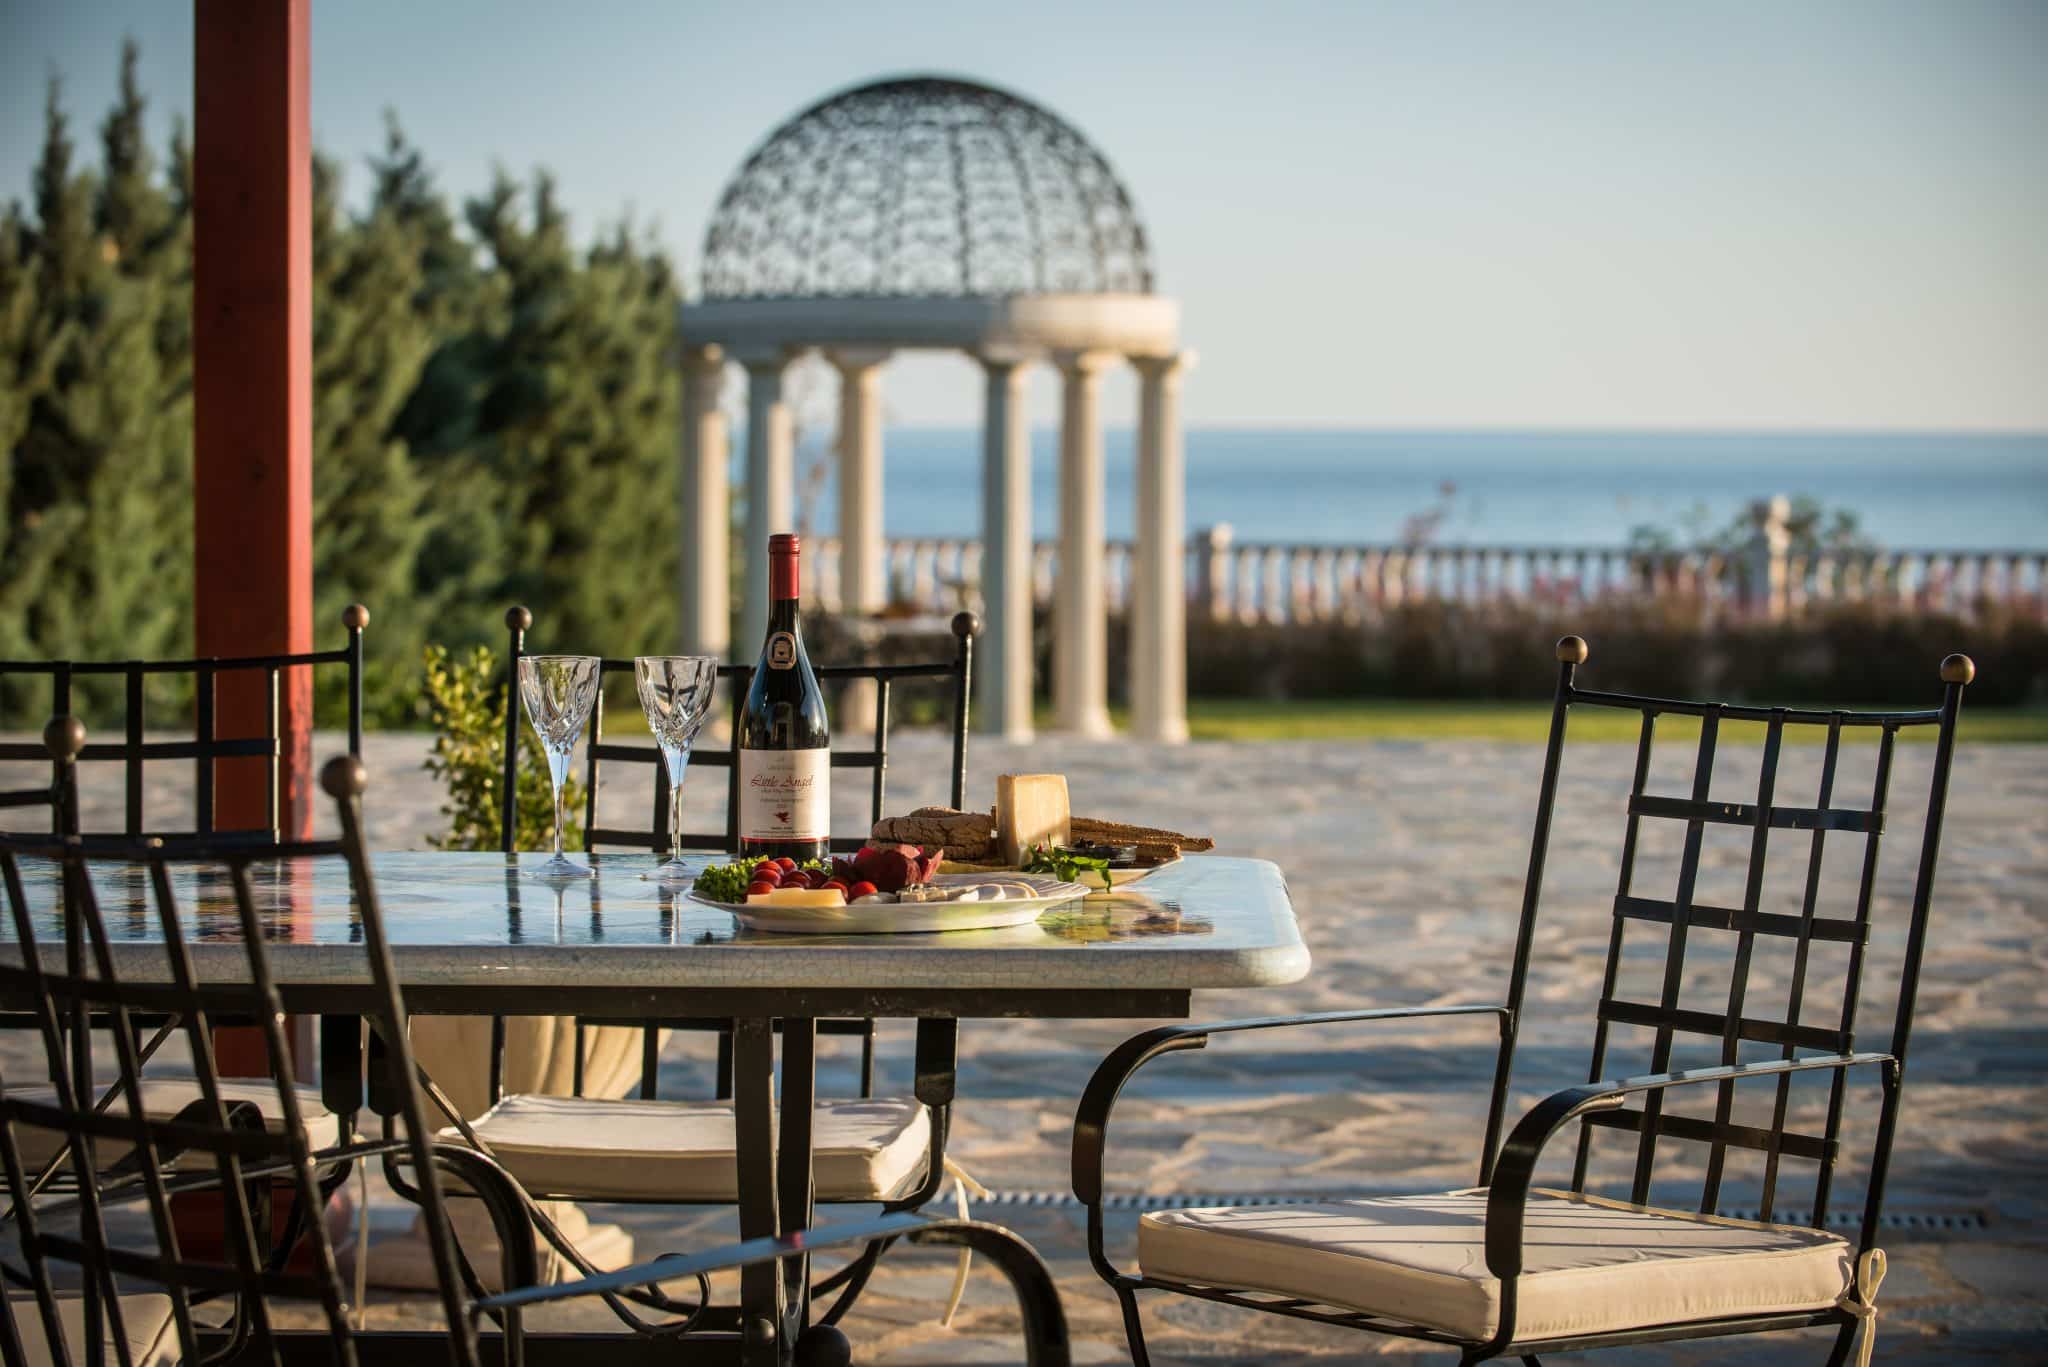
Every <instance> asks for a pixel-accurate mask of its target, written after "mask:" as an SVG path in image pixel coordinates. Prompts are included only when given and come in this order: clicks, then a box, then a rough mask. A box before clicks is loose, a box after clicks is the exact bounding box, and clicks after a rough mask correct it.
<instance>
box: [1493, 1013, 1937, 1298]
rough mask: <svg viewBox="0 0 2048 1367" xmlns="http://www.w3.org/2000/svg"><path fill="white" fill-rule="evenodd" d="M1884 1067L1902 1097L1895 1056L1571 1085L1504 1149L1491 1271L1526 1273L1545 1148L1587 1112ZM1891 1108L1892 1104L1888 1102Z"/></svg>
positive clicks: (1830, 1058)
mask: <svg viewBox="0 0 2048 1367" xmlns="http://www.w3.org/2000/svg"><path fill="white" fill-rule="evenodd" d="M1874 1065H1875V1066H1882V1067H1883V1069H1884V1086H1885V1091H1886V1093H1887V1097H1888V1098H1891V1097H1896V1096H1897V1094H1898V1077H1899V1064H1898V1060H1897V1059H1895V1058H1893V1057H1892V1056H1891V1055H1890V1054H1816V1055H1813V1056H1811V1057H1809V1058H1796V1059H1771V1060H1767V1061H1765V1062H1761V1063H1738V1064H1732V1065H1729V1066H1725V1067H1718V1068H1687V1069H1682V1070H1680V1071H1678V1072H1671V1073H1645V1074H1643V1075H1642V1076H1640V1077H1627V1078H1620V1079H1617V1080H1614V1081H1610V1082H1591V1083H1587V1084H1586V1085H1585V1086H1583V1087H1567V1088H1566V1089H1565V1090H1563V1091H1561V1092H1554V1093H1552V1094H1551V1095H1550V1096H1547V1097H1545V1098H1544V1099H1543V1100H1541V1101H1539V1102H1537V1103H1536V1104H1535V1105H1534V1106H1532V1107H1530V1108H1529V1110H1528V1112H1527V1113H1525V1114H1524V1115H1523V1116H1522V1119H1521V1120H1520V1122H1519V1123H1517V1124H1516V1126H1515V1128H1514V1131H1513V1132H1512V1133H1511V1134H1509V1135H1508V1138H1507V1142H1506V1143H1505V1144H1503V1145H1502V1146H1501V1151H1500V1161H1499V1162H1498V1164H1496V1165H1495V1167H1494V1171H1493V1183H1492V1185H1491V1186H1490V1187H1489V1188H1488V1189H1487V1194H1486V1269H1487V1271H1489V1272H1491V1273H1493V1275H1494V1276H1496V1277H1498V1278H1500V1279H1501V1280H1503V1281H1506V1280H1508V1279H1510V1278H1513V1277H1518V1276H1520V1275H1521V1273H1522V1222H1523V1216H1524V1214H1525V1213H1526V1209H1527V1206H1528V1201H1529V1184H1530V1182H1531V1181H1532V1180H1533V1179H1534V1177H1535V1173H1536V1160H1537V1159H1538V1158H1539V1157H1541V1156H1542V1153H1543V1147H1544V1145H1546V1144H1548V1143H1549V1142H1550V1139H1551V1137H1552V1136H1554V1135H1555V1134H1556V1133H1557V1132H1558V1131H1559V1130H1560V1129H1562V1128H1564V1126H1565V1125H1566V1124H1567V1123H1569V1122H1570V1121H1572V1120H1574V1119H1577V1118H1578V1117H1579V1116H1581V1115H1584V1114H1585V1113H1586V1112H1588V1111H1606V1110H1613V1109H1615V1108H1617V1107H1619V1106H1621V1105H1622V1104H1623V1103H1624V1102H1626V1101H1627V1099H1628V1098H1629V1097H1631V1096H1633V1095H1635V1094H1637V1093H1639V1092H1660V1091H1664V1090H1665V1089H1667V1088H1671V1087H1690V1086H1698V1085H1701V1084H1704V1083H1720V1082H1740V1081H1742V1080H1743V1079H1745V1078H1753V1077H1772V1076H1776V1075H1779V1074H1784V1073H1805V1072H1815V1071H1821V1070H1831V1071H1839V1070H1842V1069H1847V1068H1859V1067H1866V1066H1874ZM1887 1104H1889V1101H1888V1103H1887Z"/></svg>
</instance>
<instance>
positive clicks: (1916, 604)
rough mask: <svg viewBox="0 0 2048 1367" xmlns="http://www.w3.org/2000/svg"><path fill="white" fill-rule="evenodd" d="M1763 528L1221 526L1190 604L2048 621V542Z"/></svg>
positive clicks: (1046, 599) (1349, 612) (829, 593)
mask: <svg viewBox="0 0 2048 1367" xmlns="http://www.w3.org/2000/svg"><path fill="white" fill-rule="evenodd" d="M1779 530H1780V529H1777V528H1774V527H1772V526H1770V525H1766V526H1765V527H1764V528H1763V529H1762V530H1761V531H1760V532H1759V535H1758V538H1757V540H1756V542H1755V543H1753V544H1752V545H1750V546H1748V547H1744V548H1739V549H1737V550H1735V551H1732V552H1716V551H1697V550H1672V551H1663V550H1656V551H1645V550H1634V549H1627V548H1622V547H1612V546H1454V545H1414V546H1408V545H1359V546H1330V545H1308V544H1294V543H1283V542H1248V541H1237V540H1235V539H1234V538H1233V537H1232V535H1231V531H1230V528H1229V527H1228V526H1217V527H1211V528H1206V529H1204V530H1202V531H1199V532H1197V533H1195V534H1194V535H1193V536H1191V537H1189V538H1188V546H1187V557H1188V561H1187V576H1186V582H1187V585H1188V598H1189V615H1190V616H1191V617H1206V618H1209V619H1212V620H1223V621H1228V620H1236V621H1243V622H1273V623H1279V622H1343V621H1363V620H1368V619H1370V618H1371V617H1373V616H1375V615H1377V614H1379V613H1381V612H1384V611H1386V610H1387V609H1389V608H1393V607H1396V606H1399V605H1400V604H1402V603H1407V602H1415V601H1450V602H1459V603H1468V604H1488V603H1500V604H1515V603H1526V604H1542V605H1550V606H1559V607H1564V606H1571V605H1574V604H1587V603H1599V602H1613V601H1617V600H1625V599H1656V598H1664V599H1668V600H1671V601H1672V602H1674V603H1678V604H1683V605H1685V606H1686V607H1687V608H1689V609H1691V610H1696V611H1698V612H1699V613H1700V614H1701V615H1702V616H1703V617H1704V616H1749V617H1761V618H1765V619H1770V620H1779V619H1788V618H1796V617H1799V616H1801V615H1803V614H1805V613H1806V612H1808V611H1811V610H1813V609H1816V608H1819V607H1824V606H1827V605H1831V604H1837V603H1879V604H1885V605H1891V606H1898V607H1909V608H1916V609H1921V610H1926V611H1941V612H1949V613H1954V614H1957V615H1959V616H1974V615H1976V614H1978V613H1980V612H1982V611H1984V610H1985V609H1986V608H1988V607H1992V606H1997V607H2000V608H2003V609H2006V610H2015V611H2021V612H2031V613H2035V614H2040V615H2044V616H2048V551H2038V550H2029V551H1998V550H1992V551H1959V550H1904V551H1883V550H1879V551H1866V550H1855V551H1821V552H1818V553H1804V552H1799V551H1795V550H1793V549H1791V548H1790V547H1789V546H1787V545H1786V544H1785V540H1786V538H1784V537H1783V536H1782V535H1779V534H1778V532H1779ZM1133 549H1134V548H1133V546H1132V543H1130V542H1128V541H1112V542H1108V543H1107V544H1106V545H1105V547H1104V551H1105V560H1106V566H1105V586H1106V593H1105V596H1106V599H1107V602H1106V606H1107V608H1108V609H1109V610H1110V611H1111V612H1122V611H1123V610H1124V609H1125V608H1126V607H1128V605H1129V603H1130V598H1131V592H1132V585H1131V570H1132V564H1133ZM883 553H884V557H885V561H886V565H885V569H886V574H885V578H886V582H887V583H888V585H889V587H890V597H891V600H892V601H894V602H898V603H908V604H911V605H914V606H916V607H919V608H922V609H926V610H929V611H932V612H950V611H954V610H957V609H958V608H960V607H963V606H968V607H972V606H977V605H978V597H979V594H978V585H979V583H980V578H981V546H980V543H979V542H977V541H974V540H968V539H958V538H918V539H895V540H890V541H887V542H886V543H885V544H884V552H883ZM808 558H809V559H810V561H811V564H812V565H813V566H814V567H815V568H814V569H813V570H812V571H811V574H812V578H813V582H814V584H815V586H816V587H815V588H814V589H813V590H812V592H813V594H814V595H815V596H816V597H817V598H818V599H819V601H820V602H821V603H822V604H823V605H824V606H826V607H828V608H837V607H838V606H840V592H839V546H838V542H837V540H836V539H834V538H831V537H825V538H822V539H821V540H820V542H819V543H818V551H817V553H815V554H814V555H812V556H810V557H808ZM1057 562H1058V546H1057V543H1055V542H1051V541H1041V542H1039V543H1037V544H1036V545H1035V546H1034V547H1033V548H1032V557H1031V582H1032V594H1033V599H1034V601H1036V602H1037V603H1039V604H1041V605H1043V604H1048V603H1050V602H1051V601H1052V594H1053V578H1054V574H1055V572H1056V569H1057Z"/></svg>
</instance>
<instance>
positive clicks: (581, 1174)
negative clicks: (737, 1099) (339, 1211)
mask: <svg viewBox="0 0 2048 1367" xmlns="http://www.w3.org/2000/svg"><path fill="white" fill-rule="evenodd" d="M813 1126H814V1128H813V1131H812V1136H813V1144H812V1149H813V1152H814V1153H815V1155H816V1166H815V1172H816V1175H817V1176H816V1180H817V1193H818V1199H819V1200H821V1201H882V1200H888V1199H890V1198H892V1197H895V1196H898V1195H901V1194H902V1193H903V1192H904V1191H907V1190H909V1189H910V1188H911V1187H912V1186H914V1185H915V1184H916V1182H917V1180H918V1179H919V1178H920V1177H922V1176H923V1175H924V1163H925V1156H926V1153H927V1151H928V1150H929V1149H930V1147H931V1118H930V1116H929V1115H928V1114H927V1113H926V1111H925V1108H924V1107H923V1106H922V1105H920V1104H919V1103H918V1102H916V1101H914V1100H911V1099H909V1098H907V1097H875V1098H872V1099H843V1098H834V1099H830V1100H820V1101H819V1102H818V1105H817V1110H816V1112H815V1119H814V1120H813ZM473 1128H474V1129H475V1130H476V1132H477V1136H478V1138H480V1139H482V1140H483V1142H484V1143H485V1144H487V1145H489V1146H490V1149H491V1152H492V1153H493V1154H495V1155H496V1156H497V1158H498V1161H499V1162H500V1163H502V1164H503V1165H504V1166H505V1168H506V1169H507V1170H508V1171H509V1172H511V1174H512V1175H513V1176H514V1177H516V1178H518V1179H519V1181H520V1184H521V1185H522V1186H524V1187H526V1188H527V1189H528V1190H529V1191H533V1192H536V1193H541V1192H545V1193H547V1194H549V1195H553V1196H565V1197H569V1198H571V1199H575V1198H579V1197H580V1198H587V1199H590V1200H618V1201H634V1200H675V1201H706V1202H728V1201H732V1200H734V1199H736V1194H737V1193H736V1182H735V1166H734V1160H733V1109H732V1103H731V1102H730V1101H659V1100H656V1101H607V1100H602V1099H599V1098H595V1097H575V1096H536V1095H527V1096H508V1097H506V1098H505V1099H504V1100H503V1101H500V1102H499V1103H498V1104H497V1105H496V1106H493V1107H492V1108H491V1109H490V1110H488V1111H486V1112H484V1114H483V1115H482V1116H480V1117H479V1118H478V1119H477V1120H476V1121H475V1122H474V1126H473ZM440 1137H441V1138H442V1139H444V1140H452V1141H455V1142H460V1140H461V1137H462V1136H461V1135H460V1134H459V1133H458V1132H457V1131H455V1130H453V1129H447V1130H443V1131H442V1132H441V1136H440Z"/></svg>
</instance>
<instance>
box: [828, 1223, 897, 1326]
mask: <svg viewBox="0 0 2048 1367" xmlns="http://www.w3.org/2000/svg"><path fill="white" fill-rule="evenodd" d="M889 1242H890V1241H889V1240H887V1239H877V1240H875V1241H874V1242H873V1243H870V1244H869V1245H868V1246H867V1247H866V1248H863V1249H862V1250H861V1251H860V1256H859V1257H857V1258H855V1259H854V1260H853V1261H852V1262H850V1263H848V1264H847V1265H846V1266H845V1267H842V1268H840V1269H839V1270H838V1271H837V1272H834V1273H833V1274H832V1275H831V1276H829V1277H827V1278H825V1279H824V1280H823V1281H821V1282H819V1283H818V1284H817V1285H816V1286H814V1287H812V1288H811V1295H812V1296H813V1297H819V1296H822V1295H824V1294H826V1293H829V1292H830V1291H832V1290H833V1289H834V1288H836V1287H841V1286H843V1287H845V1288H846V1289H845V1290H843V1291H841V1292H840V1293H839V1299H837V1300H835V1301H833V1302H832V1306H831V1308H830V1309H828V1310H827V1311H826V1312H825V1313H824V1314H822V1315H820V1316H818V1321H817V1322H818V1323H819V1324H825V1325H832V1324H837V1323H839V1321H840V1320H842V1319H844V1318H845V1317H846V1312H847V1311H849V1310H851V1309H853V1303H854V1302H855V1301H857V1300H859V1299H860V1293H861V1292H862V1291H864V1290H865V1289H866V1288H867V1284H868V1278H870V1277H872V1276H874V1275H875V1268H876V1266H877V1265H878V1264H880V1263H881V1261H882V1254H883V1253H884V1252H886V1251H887V1250H888V1247H889Z"/></svg>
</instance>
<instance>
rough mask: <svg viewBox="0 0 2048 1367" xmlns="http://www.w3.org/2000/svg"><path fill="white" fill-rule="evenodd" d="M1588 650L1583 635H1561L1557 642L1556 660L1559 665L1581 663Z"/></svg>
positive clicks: (1583, 661)
mask: <svg viewBox="0 0 2048 1367" xmlns="http://www.w3.org/2000/svg"><path fill="white" fill-rule="evenodd" d="M1589 653H1590V652H1589V651H1588V650H1587V648H1586V638H1585V637H1583V636H1561V637H1559V638H1558V642H1557V662H1558V663H1559V664H1561V665H1582V664H1584V663H1585V662H1586V656H1587V655H1588V654H1589Z"/></svg>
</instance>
